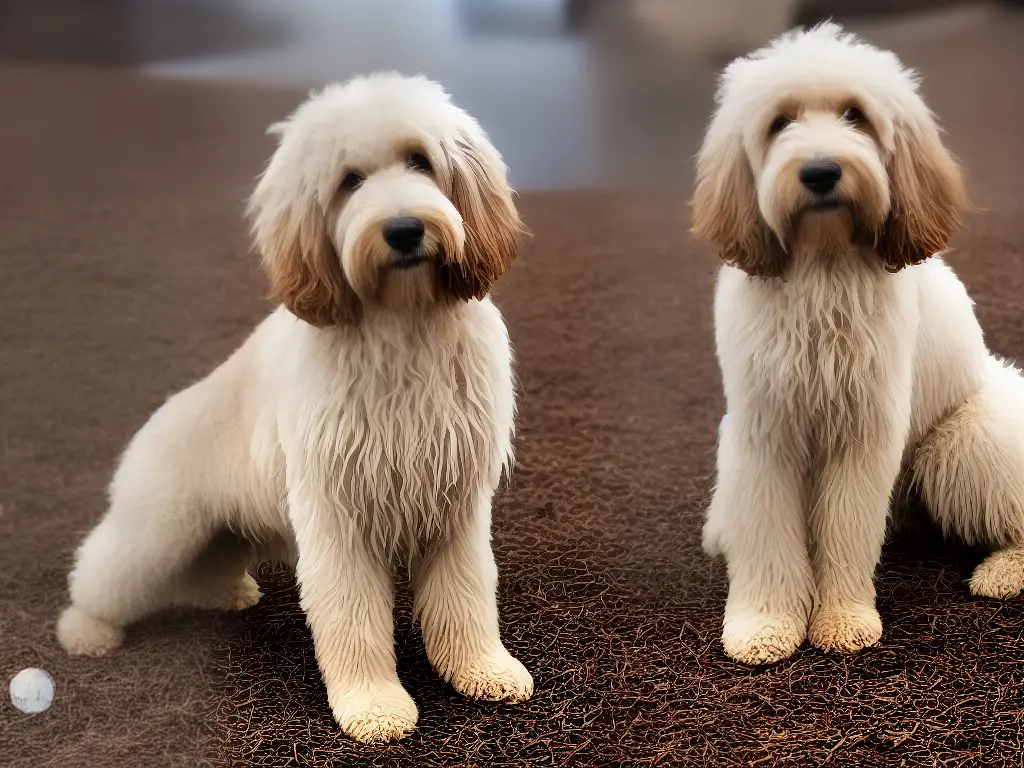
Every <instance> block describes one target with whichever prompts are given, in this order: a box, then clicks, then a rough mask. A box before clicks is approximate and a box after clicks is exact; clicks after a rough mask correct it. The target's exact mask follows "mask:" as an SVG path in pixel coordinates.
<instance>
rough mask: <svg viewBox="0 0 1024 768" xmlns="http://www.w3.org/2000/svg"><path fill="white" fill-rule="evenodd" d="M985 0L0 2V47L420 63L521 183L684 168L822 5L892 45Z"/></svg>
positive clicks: (642, 178) (671, 172)
mask: <svg viewBox="0 0 1024 768" xmlns="http://www.w3.org/2000/svg"><path fill="white" fill-rule="evenodd" d="M1005 4H1007V3H1003V5H1005ZM996 10H997V6H996V5H990V4H987V3H983V2H973V1H971V0H960V1H959V2H957V1H955V0H862V1H860V2H858V0H808V1H807V2H800V1H799V0H795V1H794V0H288V1H285V0H93V1H92V2H83V1H81V0H79V1H78V2H73V1H71V0H0V60H8V61H21V62H38V63H60V64H80V65H84V66H104V67H122V68H132V69H136V70H141V71H143V72H146V73H150V74H152V75H154V76H160V77H177V78H218V79H230V80H244V81H248V82H254V83H260V84H264V85H265V86H267V87H275V86H295V85H302V86H315V85H317V84H322V83H325V82H330V81H334V80H343V79H345V78H348V77H351V76H353V75H355V74H359V73H365V72H369V71H371V70H376V69H397V70H400V71H403V72H406V73H415V72H423V73H426V74H428V75H430V76H432V77H434V78H437V79H439V80H440V81H442V82H443V83H444V84H445V86H446V87H447V88H448V89H449V90H450V91H451V92H452V93H453V94H454V96H455V98H456V100H457V101H458V103H460V104H461V105H462V106H464V107H465V108H466V109H468V110H469V111H470V112H472V113H473V114H474V115H476V116H477V117H478V118H479V119H480V121H481V122H482V123H483V124H484V126H485V127H486V128H487V129H488V131H489V132H490V133H491V134H492V137H493V138H494V140H495V142H496V143H497V145H498V146H499V147H500V148H501V149H502V150H503V152H504V153H505V155H506V160H507V161H508V164H509V165H510V167H511V168H512V174H513V182H514V183H515V184H516V185H517V186H519V187H522V188H551V187H558V188H572V187H608V186H618V187H621V186H637V185H640V186H652V185H654V186H657V185H666V184H667V185H674V184H676V183H677V181H678V180H679V179H680V176H681V175H688V174H689V173H690V158H691V155H692V153H693V150H694V149H695V147H693V146H690V144H692V142H693V137H695V136H699V133H700V131H701V129H702V126H703V124H704V122H705V120H706V119H707V114H708V109H709V107H710V100H711V93H712V89H713V85H714V79H713V75H714V73H715V72H716V71H717V70H718V69H720V68H721V66H722V64H723V63H724V62H725V61H727V60H728V58H730V57H732V56H734V55H736V54H738V53H742V52H745V51H747V50H749V49H750V48H752V47H755V46H758V45H760V44H761V43H763V42H764V41H766V40H767V39H769V38H770V37H772V36H774V35H776V34H778V33H780V32H782V31H784V30H785V29H787V28H789V27H791V26H793V25H794V24H798V23H800V24H808V23H814V22H815V21H819V20H822V19H825V18H829V17H833V18H835V19H836V20H837V21H840V22H842V23H844V24H847V25H848V26H850V27H851V28H853V29H856V30H858V31H861V32H863V33H865V34H867V35H869V36H870V37H871V39H872V40H874V41H877V42H879V43H880V44H883V45H889V46H893V47H895V48H897V50H898V48H899V46H900V45H901V44H905V43H907V42H910V41H913V42H916V43H920V42H922V41H927V40H928V39H929V38H934V39H935V40H936V41H938V40H941V39H942V38H943V37H944V36H948V35H950V34H958V33H961V32H963V33H967V32H969V31H970V29H971V27H972V26H973V25H975V24H977V23H979V20H981V19H984V18H985V16H986V15H987V14H991V13H992V12H995V11H996ZM910 63H911V64H912V63H913V62H910ZM681 137H687V140H686V143H687V145H686V146H680V143H681Z"/></svg>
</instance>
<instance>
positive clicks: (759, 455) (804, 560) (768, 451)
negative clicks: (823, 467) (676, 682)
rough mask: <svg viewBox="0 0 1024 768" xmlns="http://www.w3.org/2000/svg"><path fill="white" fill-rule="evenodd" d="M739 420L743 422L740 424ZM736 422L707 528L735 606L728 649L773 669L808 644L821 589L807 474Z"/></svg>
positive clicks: (728, 616) (728, 612)
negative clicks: (814, 569) (810, 538)
mask: <svg viewBox="0 0 1024 768" xmlns="http://www.w3.org/2000/svg"><path fill="white" fill-rule="evenodd" d="M734 418H735V417H734ZM741 426H742V425H740V424H738V423H737V422H736V421H733V423H732V424H730V425H729V426H728V427H727V428H726V429H724V430H723V432H722V438H721V439H722V444H721V446H720V449H719V459H718V460H719V477H718V486H717V488H716V489H715V496H714V499H713V500H712V502H711V508H710V509H709V510H708V521H707V523H706V525H705V527H704V547H705V549H706V550H707V551H709V552H713V553H717V552H721V553H724V554H725V556H726V559H727V561H728V564H729V599H728V600H727V602H726V605H725V621H724V624H723V630H722V644H723V646H724V648H725V652H726V653H727V654H728V655H729V656H730V657H731V658H733V659H735V660H736V661H739V662H741V663H743V664H773V663H775V662H777V661H781V660H782V659H785V658H787V657H788V656H791V655H792V654H793V653H795V652H796V650H797V648H799V647H800V644H801V643H802V642H803V641H804V639H805V637H806V636H807V619H808V614H809V612H810V607H811V604H812V601H813V593H814V583H813V579H812V575H811V564H810V560H809V558H808V555H807V531H806V523H805V515H804V510H805V508H806V507H805V503H804V502H805V496H806V492H805V487H806V484H805V483H804V470H803V468H802V467H801V466H800V465H799V462H796V461H795V460H792V459H791V458H790V459H789V460H787V451H785V450H782V449H780V446H776V445H757V446H755V445H753V444H752V443H751V442H750V440H749V439H747V438H746V437H743V436H741V435H743V432H741V430H740V427H741Z"/></svg>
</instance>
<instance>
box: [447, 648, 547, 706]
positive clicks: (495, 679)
mask: <svg viewBox="0 0 1024 768" xmlns="http://www.w3.org/2000/svg"><path fill="white" fill-rule="evenodd" d="M451 684H452V685H453V686H454V687H455V690H457V691H458V692H459V693H461V694H462V695H464V696H468V697H469V698H471V699H483V700H485V701H508V702H513V703H514V702H520V701H526V700H527V699H528V698H530V697H531V696H533V676H532V675H531V674H530V673H529V672H528V671H527V670H526V667H524V666H523V665H522V664H521V663H520V662H519V661H518V660H517V659H516V658H514V657H513V656H512V655H511V654H510V653H509V652H508V651H505V650H502V651H500V652H497V653H492V654H489V655H487V656H484V657H482V658H480V659H477V660H475V661H473V662H471V663H469V664H466V665H465V666H464V667H462V668H461V669H459V670H457V671H456V672H455V673H454V674H453V675H452V676H451Z"/></svg>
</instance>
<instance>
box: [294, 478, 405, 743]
mask: <svg viewBox="0 0 1024 768" xmlns="http://www.w3.org/2000/svg"><path fill="white" fill-rule="evenodd" d="M308 485H312V484H311V483H304V484H300V489H299V490H289V494H288V500H289V513H290V515H291V519H292V526H293V528H294V530H295V539H296V544H297V546H298V554H299V557H298V563H297V566H296V576H297V578H298V582H299V591H300V595H301V600H302V609H303V610H304V611H305V613H306V621H307V622H308V624H309V628H310V631H311V632H312V633H313V644H314V646H315V648H316V659H317V663H318V664H319V666H320V672H321V674H322V675H323V679H324V685H325V686H326V687H327V700H328V702H329V703H330V705H331V711H332V712H333V714H334V718H335V719H336V720H337V721H338V724H339V725H340V726H341V728H342V730H343V731H344V732H345V733H346V734H348V735H349V736H351V737H352V738H354V739H357V740H358V741H363V742H385V741H391V740H393V739H399V738H401V737H403V736H405V735H406V734H408V733H410V732H411V731H412V730H413V729H414V728H415V727H416V719H417V711H416V704H415V702H413V700H412V697H411V696H409V694H408V693H407V692H406V690H405V689H404V688H403V687H402V684H401V683H400V682H399V680H398V675H397V673H396V663H395V645H394V616H393V611H394V579H393V576H392V573H391V569H390V568H389V567H388V565H387V563H386V562H384V561H383V560H382V559H381V558H380V557H379V556H378V555H377V554H376V553H374V552H373V550H372V548H371V547H370V546H368V544H367V542H366V541H365V540H364V538H363V535H362V533H361V532H360V531H359V530H358V526H357V525H356V524H355V521H354V520H353V519H352V516H351V515H350V514H349V513H348V512H347V511H346V510H339V509H337V508H336V507H335V505H334V504H333V503H331V502H329V501H327V499H325V498H321V496H322V495H321V494H316V493H313V492H310V491H308V490H307V489H306V488H302V487H301V486H308ZM324 496H325V495H324Z"/></svg>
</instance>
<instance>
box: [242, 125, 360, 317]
mask: <svg viewBox="0 0 1024 768" xmlns="http://www.w3.org/2000/svg"><path fill="white" fill-rule="evenodd" d="M284 130H286V126H285V127H281V126H275V127H274V128H273V129H272V131H273V132H277V133H282V132H283V131H284ZM286 142H287V137H285V138H284V139H283V140H282V143H281V146H280V148H279V149H278V151H277V152H276V153H275V154H274V157H273V158H272V159H271V161H270V164H269V165H268V166H267V169H266V171H265V172H264V173H263V176H262V177H261V178H260V180H259V183H258V184H257V186H256V190H255V192H253V195H252V198H251V199H250V201H249V214H250V216H251V217H252V220H253V228H252V230H253V240H254V243H255V246H256V249H257V250H258V251H259V253H260V255H261V257H262V259H263V267H264V269H265V271H266V273H267V277H268V279H269V281H270V292H271V296H272V297H273V298H274V300H276V301H278V302H280V303H282V304H284V306H285V307H286V308H287V309H288V310H289V311H290V312H291V313H292V314H294V315H296V316H297V317H299V318H301V319H302V320H305V321H306V322H307V323H310V324H311V325H315V326H318V327H326V326H331V325H346V324H351V323H355V322H357V321H358V320H359V317H360V315H361V304H360V303H359V299H358V297H357V296H356V294H355V292H354V291H353V290H352V287H351V286H350V285H349V284H348V280H346V278H345V274H344V272H343V270H342V267H341V260H340V259H339V257H338V254H337V252H336V251H335V248H334V244H333V243H332V242H331V239H330V237H329V235H328V233H327V223H326V212H325V211H324V210H323V208H322V206H321V204H320V202H319V200H318V199H317V196H316V192H315V186H314V185H312V184H310V183H309V180H308V179H305V178H304V177H303V175H302V168H303V163H302V162H301V160H297V159H296V158H295V157H292V155H293V154H294V152H293V148H292V146H291V145H290V144H287V143H286Z"/></svg>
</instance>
